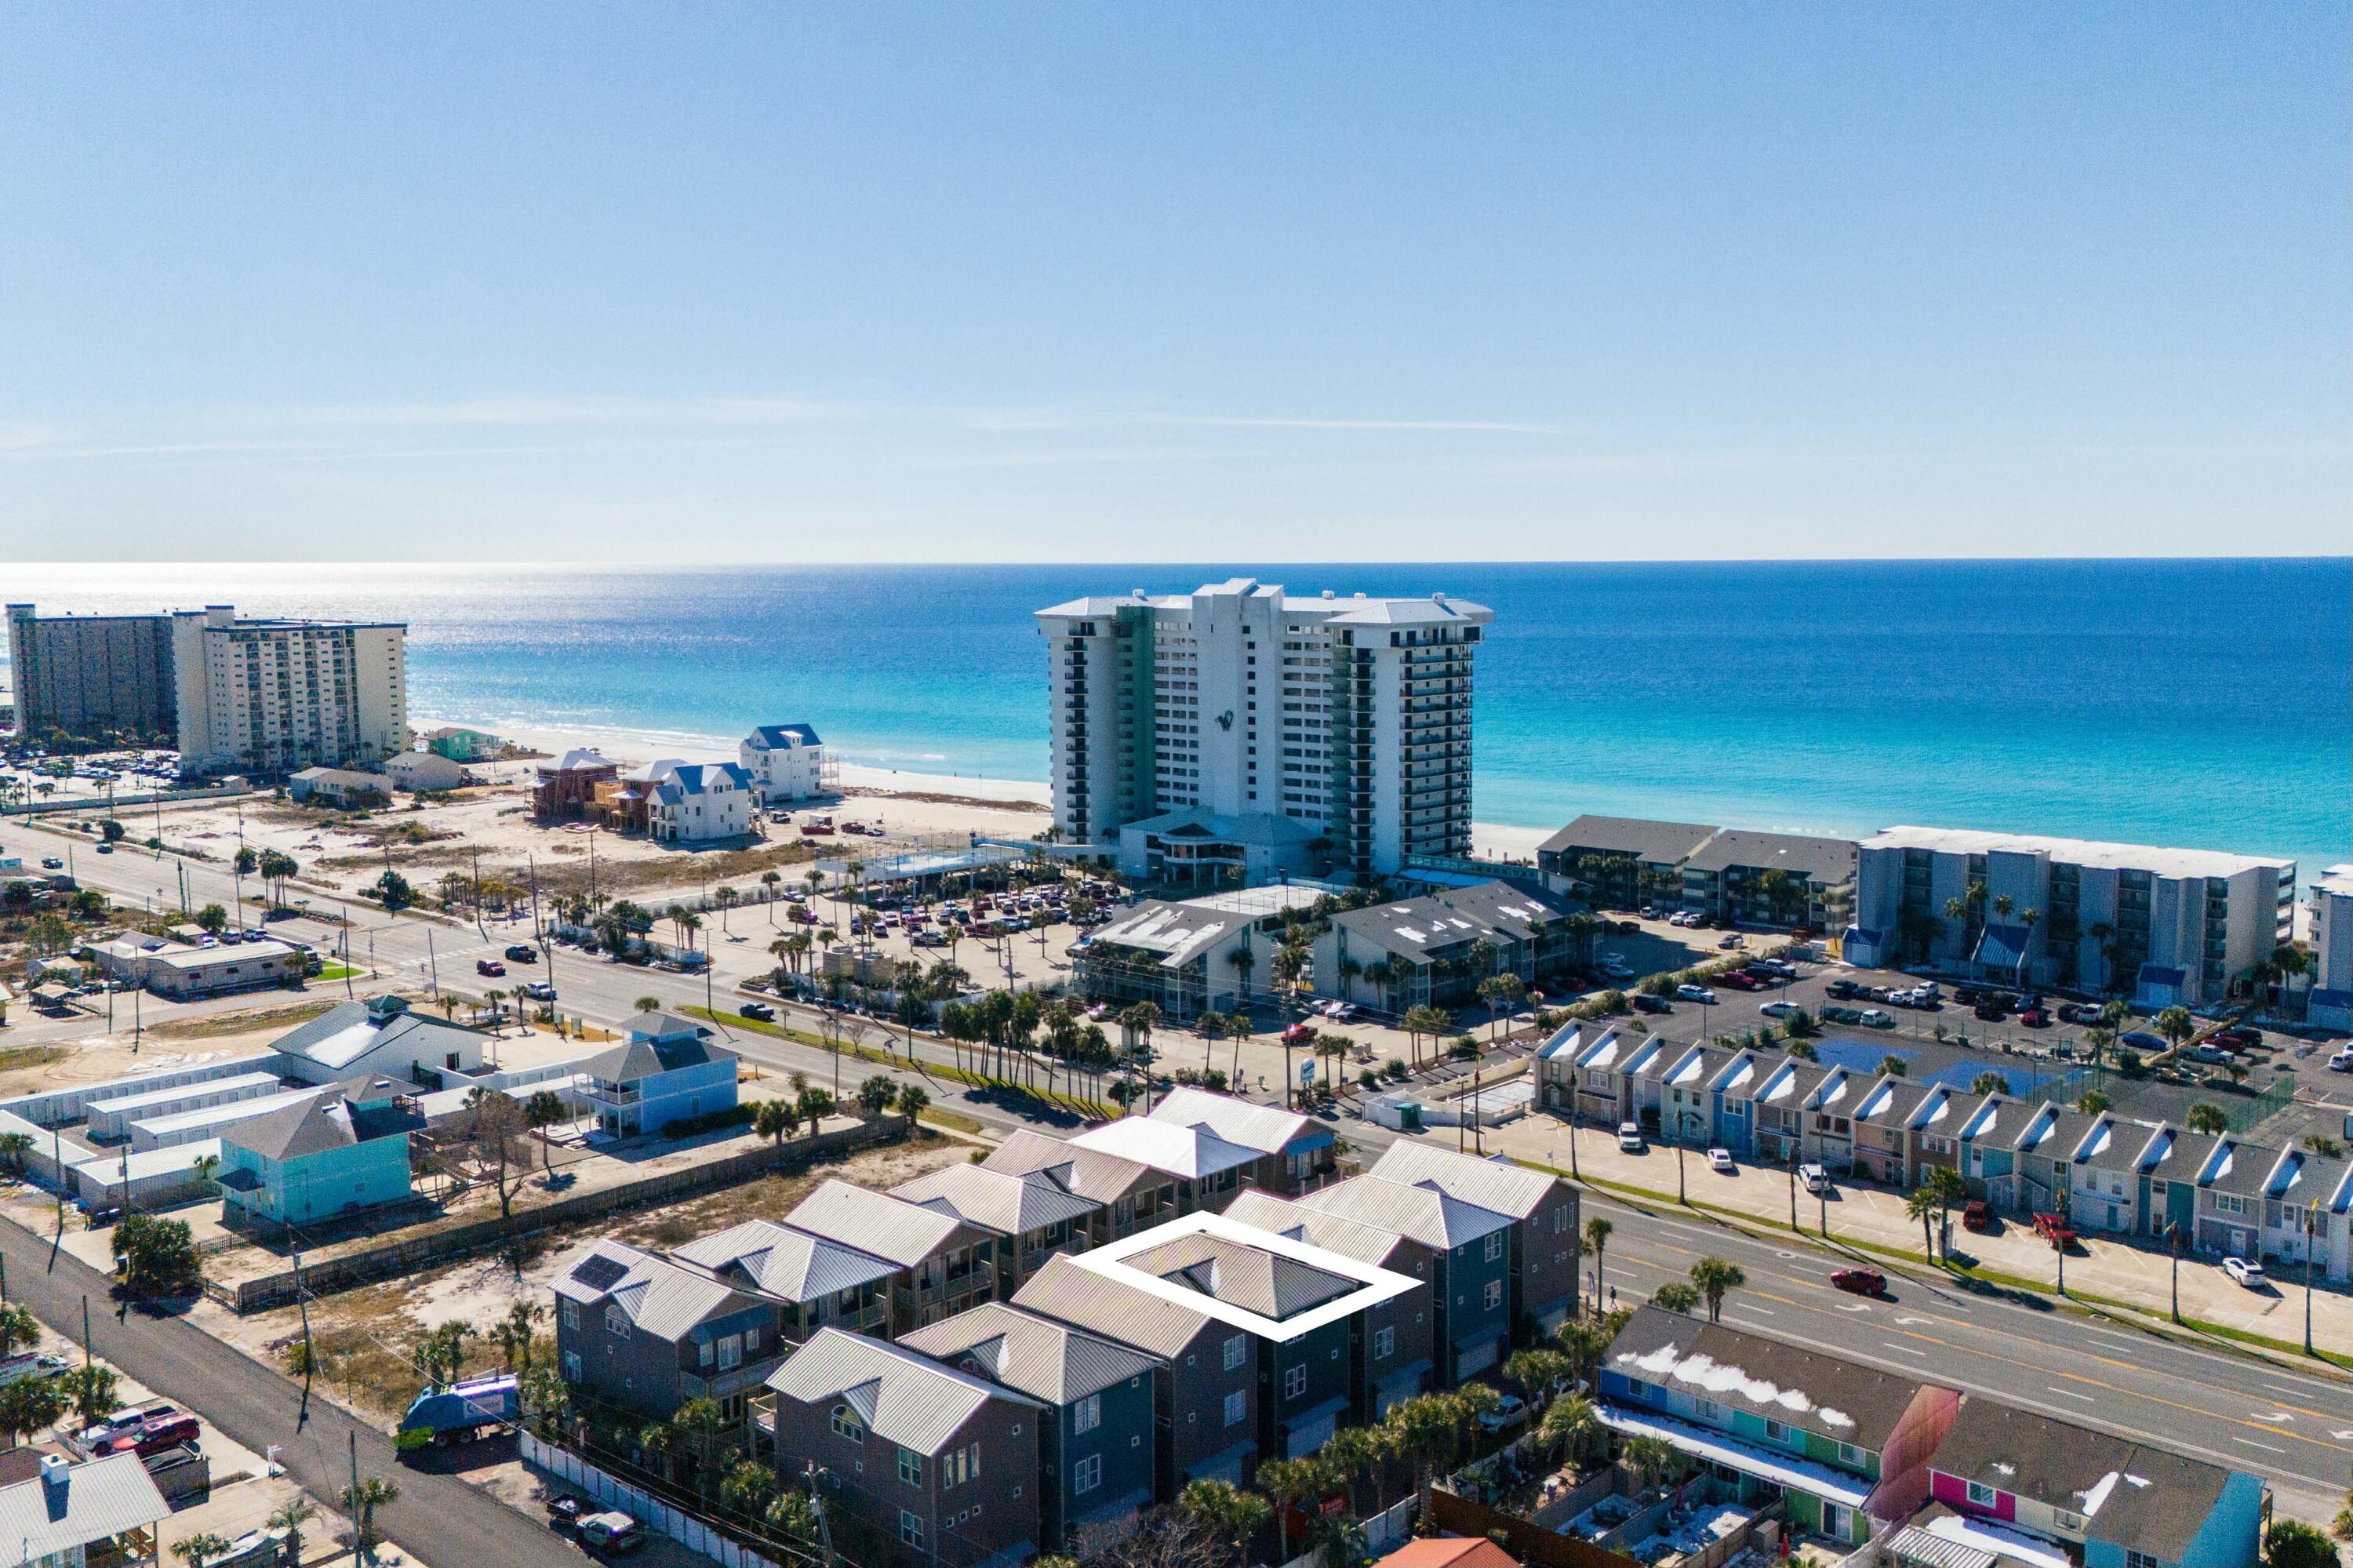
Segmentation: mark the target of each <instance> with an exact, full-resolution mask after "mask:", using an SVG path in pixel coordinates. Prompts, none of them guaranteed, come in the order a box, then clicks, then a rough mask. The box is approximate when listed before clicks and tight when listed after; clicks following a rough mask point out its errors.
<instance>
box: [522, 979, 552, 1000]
mask: <svg viewBox="0 0 2353 1568" xmlns="http://www.w3.org/2000/svg"><path fill="white" fill-rule="evenodd" d="M522 993H523V995H525V996H527V997H529V998H531V1000H532V1001H554V1000H555V988H554V986H552V985H550V984H548V983H547V982H546V981H545V980H533V981H532V982H531V983H530V984H529V985H527V986H525V987H523V988H522Z"/></svg>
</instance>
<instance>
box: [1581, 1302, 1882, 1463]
mask: <svg viewBox="0 0 2353 1568" xmlns="http://www.w3.org/2000/svg"><path fill="white" fill-rule="evenodd" d="M1601 1364H1602V1365H1603V1367H1604V1368H1606V1369H1607V1370H1609V1371H1610V1372H1616V1373H1617V1374H1619V1375H1620V1377H1626V1378H1632V1379H1637V1380H1640V1381H1642V1382H1646V1383H1657V1384H1659V1385H1660V1386H1661V1387H1664V1388H1674V1389H1678V1390H1680V1391H1681V1392H1683V1393H1691V1394H1694V1395H1696V1396H1698V1397H1702V1398H1705V1399H1710V1400H1713V1401H1715V1403H1716V1404H1721V1405H1725V1406H1727V1407H1729V1408H1731V1409H1733V1410H1740V1411H1746V1412H1747V1413H1748V1414H1753V1415H1767V1416H1770V1417H1771V1418H1772V1419H1774V1420H1776V1421H1780V1422H1784V1423H1786V1424H1788V1425H1791V1426H1796V1427H1800V1428H1802V1429H1804V1430H1805V1431H1808V1432H1811V1433H1813V1434H1815V1435H1816V1436H1821V1437H1827V1438H1829V1439H1830V1440H1831V1441H1832V1442H1834V1443H1852V1444H1854V1445H1857V1446H1861V1447H1864V1448H1868V1449H1871V1450H1873V1452H1876V1451H1878V1450H1879V1449H1881V1448H1883V1447H1885V1446H1887V1440H1888V1438H1889V1436H1891V1435H1893V1434H1894V1431H1895V1427H1896V1424H1897V1423H1898V1422H1900V1421H1901V1420H1903V1418H1904V1415H1905V1412H1906V1411H1908V1410H1909V1409H1910V1408H1911V1407H1912V1401H1913V1399H1914V1398H1915V1396H1916V1395H1917V1394H1918V1393H1919V1392H1920V1389H1921V1387H1922V1386H1923V1384H1925V1383H1926V1382H1927V1381H1928V1380H1926V1379H1925V1378H1912V1377H1905V1376H1900V1375H1898V1374H1896V1373H1894V1372H1880V1371H1878V1370H1876V1369H1874V1368H1872V1367H1866V1366H1862V1365H1861V1364H1859V1363H1857V1362H1854V1361H1846V1360H1843V1359H1841V1358H1840V1357H1838V1356H1835V1355H1831V1354H1829V1353H1826V1352H1824V1351H1813V1350H1808V1349H1806V1348H1804V1347H1803V1346H1799V1345H1794V1344H1790V1343H1788V1341H1786V1340H1777V1339H1770V1338H1767V1337H1766V1336H1765V1335H1762V1334H1752V1333H1748V1332H1746V1331H1745V1330H1739V1329H1727V1328H1725V1326H1723V1325H1722V1324H1720V1323H1703V1322H1700V1321H1698V1320H1697V1319H1692V1318H1686V1317H1684V1316H1683V1314H1682V1313H1680V1312H1669V1311H1667V1310H1666V1309H1664V1308H1659V1307H1649V1306H1645V1307H1640V1308H1635V1311H1634V1316H1633V1318H1632V1319H1630V1320H1629V1321H1628V1323H1627V1325H1626V1327H1625V1328H1624V1329H1623V1330H1620V1332H1619V1335H1618V1337H1617V1338H1616V1339H1614V1340H1610V1341H1609V1351H1607V1352H1605V1353H1604V1355H1603V1357H1602V1362H1601Z"/></svg>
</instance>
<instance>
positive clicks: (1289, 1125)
mask: <svg viewBox="0 0 2353 1568" xmlns="http://www.w3.org/2000/svg"><path fill="white" fill-rule="evenodd" d="M1151 1119H1152V1120H1154V1121H1165V1122H1168V1123H1170V1124H1171V1125H1173V1126H1176V1127H1197V1126H1206V1127H1207V1128H1208V1129H1209V1130H1210V1131H1211V1132H1214V1133H1216V1134H1217V1135H1218V1136H1219V1138H1222V1139H1225V1140H1226V1141H1227V1142H1229V1143H1238V1144H1240V1145H1241V1146H1242V1147H1243V1148H1244V1149H1255V1150H1258V1151H1259V1152H1260V1153H1261V1154H1280V1153H1282V1151H1283V1150H1285V1149H1287V1148H1289V1147H1290V1146H1291V1145H1292V1144H1293V1142H1295V1141H1297V1140H1298V1139H1300V1138H1301V1137H1303V1136H1304V1135H1305V1134H1308V1133H1311V1132H1312V1133H1320V1132H1322V1131H1324V1128H1322V1127H1321V1126H1319V1125H1318V1124H1317V1123H1316V1122H1314V1120H1312V1119H1311V1118H1307V1117H1303V1116H1301V1115H1300V1114H1299V1113H1298V1112H1296V1111H1286V1110H1277V1109H1276V1108H1275V1107H1272V1106H1255V1105H1252V1104H1250V1102H1249V1101H1248V1100H1240V1099H1236V1098H1235V1097H1233V1096H1231V1095H1220V1094H1216V1093H1213V1092H1212V1091H1210V1090H1208V1089H1197V1088H1191V1087H1178V1088H1174V1089H1171V1090H1169V1091H1168V1093H1167V1095H1166V1097H1164V1098H1163V1099H1162V1100H1161V1102H1160V1103H1159V1104H1158V1105H1157V1106H1155V1107H1153V1110H1152V1117H1151Z"/></svg>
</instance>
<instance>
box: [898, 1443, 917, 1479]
mask: <svg viewBox="0 0 2353 1568" xmlns="http://www.w3.org/2000/svg"><path fill="white" fill-rule="evenodd" d="M899 1478H900V1479H901V1480H902V1481H904V1482H906V1483H907V1484H908V1485H909V1486H911V1487H920V1486H922V1485H923V1456H922V1455H921V1454H918V1453H916V1452H915V1451H914V1450H913V1448H902V1449H900V1450H899Z"/></svg>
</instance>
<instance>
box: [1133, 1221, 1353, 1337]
mask: <svg viewBox="0 0 2353 1568" xmlns="http://www.w3.org/2000/svg"><path fill="white" fill-rule="evenodd" d="M1126 1262H1127V1266H1129V1267H1130V1268H1134V1269H1140V1270H1142V1271H1143V1272H1144V1273H1145V1274H1150V1275H1154V1276H1156V1277H1159V1278H1161V1279H1163V1280H1166V1281H1167V1282H1168V1283H1170V1284H1172V1285H1176V1286H1178V1287H1182V1288H1184V1289H1188V1290H1198V1291H1199V1292H1200V1293H1201V1294H1203V1295H1204V1296H1208V1297H1210V1298H1214V1299H1216V1300H1219V1301H1222V1302H1225V1303H1226V1304H1228V1305H1229V1306H1234V1307H1240V1308H1243V1309H1244V1310H1245V1311H1250V1312H1255V1313H1257V1314H1258V1315H1259V1316H1260V1317H1261V1318H1271V1319H1274V1320H1275V1321H1276V1322H1283V1321H1285V1320H1287V1319H1291V1318H1293V1317H1296V1316H1297V1315H1298V1314H1300V1313H1302V1312H1304V1311H1306V1310H1307V1309H1308V1308H1311V1307H1321V1306H1324V1305H1325V1304H1326V1303H1328V1302H1332V1301H1336V1300H1338V1299H1339V1298H1341V1297H1343V1296H1345V1295H1347V1294H1348V1293H1349V1292H1350V1291H1352V1290H1354V1289H1355V1288H1356V1281H1355V1280H1353V1279H1351V1278H1348V1277H1345V1276H1344V1275H1337V1274H1331V1273H1327V1272H1326V1271H1324V1270H1323V1269H1320V1268H1317V1267H1315V1266H1314V1265H1312V1264H1308V1263H1303V1262H1302V1261H1300V1260H1299V1259H1297V1258H1292V1257H1284V1256H1282V1255H1280V1254H1278V1253H1270V1252H1267V1251H1265V1250H1263V1249H1261V1248H1259V1247H1254V1246H1250V1245H1245V1244H1243V1243H1240V1242H1238V1241H1234V1240H1231V1239H1229V1238H1228V1237H1225V1236H1217V1235H1183V1236H1177V1237H1176V1238H1174V1239H1172V1240H1170V1241H1166V1242H1164V1243H1162V1244H1161V1245H1158V1246H1155V1247H1150V1248H1147V1249H1146V1250H1145V1251H1142V1252H1138V1253H1134V1254H1131V1255H1129V1256H1128V1258H1127V1260H1126Z"/></svg>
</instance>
